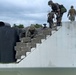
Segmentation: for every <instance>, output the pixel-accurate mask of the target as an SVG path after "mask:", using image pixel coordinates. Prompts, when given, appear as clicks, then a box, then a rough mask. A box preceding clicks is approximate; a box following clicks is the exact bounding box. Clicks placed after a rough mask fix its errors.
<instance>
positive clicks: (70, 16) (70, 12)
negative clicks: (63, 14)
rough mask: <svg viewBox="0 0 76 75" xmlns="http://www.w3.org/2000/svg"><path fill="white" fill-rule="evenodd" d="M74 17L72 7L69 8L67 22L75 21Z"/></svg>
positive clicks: (75, 13)
mask: <svg viewBox="0 0 76 75" xmlns="http://www.w3.org/2000/svg"><path fill="white" fill-rule="evenodd" d="M75 16H76V10H75V9H74V6H71V8H70V9H69V11H68V14H67V17H69V20H71V21H75Z"/></svg>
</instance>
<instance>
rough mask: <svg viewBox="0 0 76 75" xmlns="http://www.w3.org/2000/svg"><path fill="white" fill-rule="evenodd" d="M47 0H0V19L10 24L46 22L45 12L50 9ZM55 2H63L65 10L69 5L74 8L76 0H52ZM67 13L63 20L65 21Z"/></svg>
mask: <svg viewBox="0 0 76 75" xmlns="http://www.w3.org/2000/svg"><path fill="white" fill-rule="evenodd" d="M48 1H49V0H0V21H4V22H8V23H10V24H11V25H13V24H14V23H15V24H24V25H25V27H26V26H28V25H30V24H35V23H38V24H43V23H47V14H48V12H49V11H50V10H51V8H50V7H49V6H48ZM53 1H54V2H55V3H60V4H63V5H64V6H65V7H66V8H67V10H68V9H69V8H70V6H71V5H74V6H75V8H76V0H53ZM66 15H67V13H65V14H64V16H63V21H67V20H68V19H67V16H66Z"/></svg>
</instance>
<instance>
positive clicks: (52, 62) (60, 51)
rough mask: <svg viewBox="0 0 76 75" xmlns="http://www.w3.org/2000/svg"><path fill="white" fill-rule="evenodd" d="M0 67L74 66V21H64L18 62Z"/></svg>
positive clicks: (75, 27)
mask: <svg viewBox="0 0 76 75" xmlns="http://www.w3.org/2000/svg"><path fill="white" fill-rule="evenodd" d="M0 67H12V68H13V67H76V22H72V23H71V22H65V23H63V24H62V27H61V28H60V29H59V30H58V31H57V32H56V33H54V34H53V35H52V36H48V37H47V39H46V40H44V41H43V43H42V44H37V48H35V49H34V50H33V51H32V52H31V53H30V54H29V55H28V56H27V57H25V59H24V60H22V61H21V62H20V63H18V64H0Z"/></svg>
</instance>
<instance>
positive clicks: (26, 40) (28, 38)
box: [20, 37, 31, 43]
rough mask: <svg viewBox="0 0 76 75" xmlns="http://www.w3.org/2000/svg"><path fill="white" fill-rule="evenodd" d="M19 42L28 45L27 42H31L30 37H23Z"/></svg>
mask: <svg viewBox="0 0 76 75" xmlns="http://www.w3.org/2000/svg"><path fill="white" fill-rule="evenodd" d="M20 40H21V42H23V43H28V42H31V37H23V38H21V39H20Z"/></svg>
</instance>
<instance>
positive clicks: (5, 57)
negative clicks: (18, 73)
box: [0, 26, 19, 63]
mask: <svg viewBox="0 0 76 75" xmlns="http://www.w3.org/2000/svg"><path fill="white" fill-rule="evenodd" d="M17 41H19V37H18V35H17V32H16V30H15V29H13V28H11V27H8V26H1V27H0V62H2V63H12V62H15V61H16V59H15V54H16V52H15V50H14V46H15V45H16V42H17Z"/></svg>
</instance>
